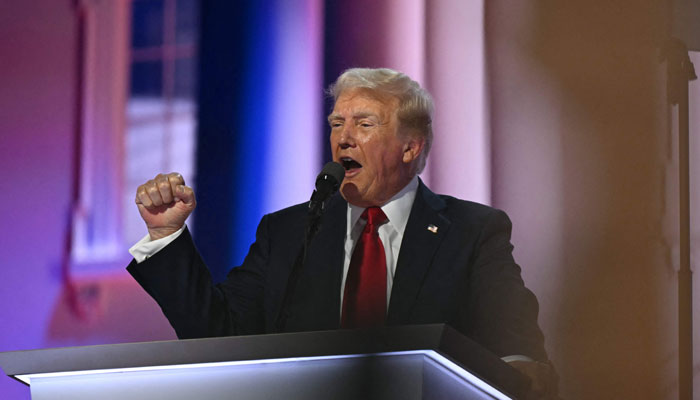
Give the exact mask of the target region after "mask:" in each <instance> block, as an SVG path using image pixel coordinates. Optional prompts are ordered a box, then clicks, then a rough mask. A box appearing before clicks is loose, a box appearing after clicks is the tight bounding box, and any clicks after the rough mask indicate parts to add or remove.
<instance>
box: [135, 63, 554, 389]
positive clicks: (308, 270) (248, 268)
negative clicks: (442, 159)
mask: <svg viewBox="0 0 700 400" xmlns="http://www.w3.org/2000/svg"><path fill="white" fill-rule="evenodd" d="M330 92H331V94H332V95H333V98H334V100H335V104H334V108H333V111H332V112H331V114H330V115H329V117H328V121H329V124H330V127H331V134H330V144H331V150H332V153H333V160H334V161H336V162H338V163H340V164H341V165H342V166H343V167H344V168H345V179H344V180H343V183H342V186H341V187H340V195H336V196H334V197H332V198H331V199H330V200H329V202H328V204H327V207H326V212H325V215H324V220H323V224H322V226H321V228H320V231H319V232H318V234H317V235H316V237H315V238H314V240H313V241H312V242H311V245H310V247H309V249H308V253H307V258H306V263H305V265H304V268H303V269H302V272H301V275H300V277H299V281H298V284H297V288H296V291H295V292H294V296H293V297H292V299H291V302H290V304H289V311H290V313H289V317H288V318H287V320H286V325H285V330H287V331H301V330H324V329H339V328H346V327H348V328H351V327H358V326H371V325H382V324H387V325H400V324H420V323H438V322H444V323H448V324H450V325H452V326H453V327H455V328H456V329H458V330H459V331H461V332H462V333H464V334H465V335H467V336H469V337H471V338H472V339H473V340H475V341H476V342H478V343H480V344H481V345H483V346H484V347H486V348H488V349H489V350H491V351H492V352H494V353H496V354H497V355H499V356H501V357H503V358H504V359H505V360H506V361H509V362H511V365H513V366H514V367H516V368H518V369H520V370H521V371H522V372H524V373H525V374H526V375H528V376H530V377H531V378H532V379H533V385H534V389H535V391H537V392H540V393H542V394H546V393H547V392H549V391H551V385H550V379H549V376H550V374H551V368H550V367H549V365H548V364H546V362H547V355H546V353H545V350H544V346H543V337H542V333H541V332H540V329H539V327H538V326H537V308H538V306H537V301H536V299H535V297H534V295H533V294H532V293H531V292H530V291H529V290H527V289H526V288H525V286H524V285H523V282H522V279H521V277H520V268H519V267H518V266H517V265H516V264H515V262H514V260H513V258H512V255H511V251H512V245H511V244H510V221H509V220H508V217H507V216H506V215H505V214H504V213H503V212H501V211H498V210H495V209H492V208H490V207H487V206H483V205H480V204H476V203H472V202H467V201H463V200H458V199H455V198H452V197H449V196H438V195H436V194H434V193H432V192H431V191H430V190H429V189H428V188H427V187H426V186H425V185H424V184H423V183H422V182H421V181H420V180H419V179H418V177H417V175H418V173H420V172H421V170H422V169H423V167H424V165H425V160H426V157H427V155H428V152H429V150H430V145H431V142H432V137H433V134H432V126H431V121H432V108H433V103H432V100H431V98H430V96H429V95H428V93H427V92H425V91H424V90H423V89H422V88H420V86H419V85H418V84H417V83H416V82H414V81H413V80H411V79H410V78H409V77H407V76H406V75H404V74H401V73H399V72H396V71H393V70H389V69H351V70H348V71H346V72H344V73H343V74H342V75H341V76H340V77H339V78H338V80H337V81H336V83H335V84H334V85H333V86H332V87H331V89H330ZM136 203H137V205H138V208H139V212H140V213H141V216H142V217H143V219H144V221H145V222H146V225H147V227H148V233H149V234H148V236H146V237H145V238H144V239H143V240H142V241H140V242H139V243H137V244H136V245H135V246H134V247H132V249H131V250H130V251H131V252H132V254H133V255H134V258H135V260H134V261H133V262H132V263H131V264H130V265H129V267H128V270H129V272H130V273H131V274H132V275H133V276H134V278H135V279H136V280H137V281H138V282H139V283H140V284H141V285H142V286H143V287H144V288H145V289H146V290H147V291H148V293H149V294H151V296H153V297H154V298H155V299H156V301H157V302H158V303H159V304H160V306H161V308H162V309H163V312H164V313H165V315H166V316H167V318H168V319H169V321H170V323H171V324H172V325H173V327H174V328H175V330H176V332H177V334H178V337H180V338H192V337H205V336H220V335H235V334H256V333H265V332H272V331H273V330H274V329H275V322H276V321H277V318H278V315H279V313H280V310H281V308H282V303H283V300H282V299H283V296H284V291H285V288H286V283H287V280H288V277H289V274H290V270H291V268H292V265H293V263H294V260H295V259H296V257H297V254H298V252H299V249H300V248H301V247H302V243H303V238H304V229H305V225H306V215H307V205H306V204H300V205H297V206H293V207H290V208H287V209H284V210H281V211H278V212H276V213H273V214H269V215H266V216H265V217H263V219H262V221H261V222H260V225H259V227H258V232H257V236H256V241H255V243H254V244H253V245H252V246H251V248H250V252H249V253H248V255H247V256H246V259H245V261H244V263H243V265H242V266H240V267H238V268H234V269H233V270H232V271H231V272H230V273H229V275H228V278H227V279H226V281H225V282H223V283H221V284H219V285H216V286H212V284H211V280H210V277H209V273H208V269H207V267H206V266H205V265H204V263H203V261H202V260H201V258H200V256H199V254H198V253H197V250H196V249H195V247H194V245H193V243H192V240H191V238H190V235H189V233H188V231H187V228H186V227H185V225H184V222H185V219H186V218H187V217H188V215H189V214H190V213H191V212H192V210H194V207H195V196H194V193H193V191H192V189H191V188H189V187H188V186H186V185H185V182H184V180H183V178H182V177H181V176H180V175H179V174H176V173H174V174H168V175H162V174H161V175H158V176H157V177H155V178H154V179H153V180H149V181H148V182H146V183H145V184H143V185H141V186H139V188H138V190H137V195H136ZM538 361H539V362H538Z"/></svg>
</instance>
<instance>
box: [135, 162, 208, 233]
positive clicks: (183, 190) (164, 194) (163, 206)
mask: <svg viewBox="0 0 700 400" xmlns="http://www.w3.org/2000/svg"><path fill="white" fill-rule="evenodd" d="M196 204H197V202H196V200H195V198H194V191H192V188H191V187H189V186H185V179H184V178H183V177H182V175H180V174H178V173H177V172H172V173H169V174H167V175H163V174H158V175H157V176H156V177H155V178H153V179H151V180H149V181H148V182H146V183H144V184H143V185H141V186H139V187H138V188H137V189H136V205H137V206H138V209H139V213H140V214H141V218H143V220H144V222H146V227H147V228H148V234H149V235H150V236H151V240H156V239H160V238H164V237H166V236H168V235H171V234H173V233H175V232H177V230H178V229H180V228H181V227H182V225H184V224H185V220H186V219H187V217H188V216H189V215H190V214H191V213H192V211H193V210H194V208H195V206H196Z"/></svg>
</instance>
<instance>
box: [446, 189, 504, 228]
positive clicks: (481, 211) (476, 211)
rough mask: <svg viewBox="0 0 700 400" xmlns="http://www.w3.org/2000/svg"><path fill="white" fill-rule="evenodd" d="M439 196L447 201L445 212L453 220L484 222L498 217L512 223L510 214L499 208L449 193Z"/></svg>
mask: <svg viewBox="0 0 700 400" xmlns="http://www.w3.org/2000/svg"><path fill="white" fill-rule="evenodd" d="M438 196H439V197H440V198H441V199H442V200H443V201H444V202H445V209H444V212H445V213H446V214H447V215H449V216H450V218H451V219H453V220H461V221H465V222H471V223H481V224H484V223H486V222H487V221H489V220H492V219H496V220H501V221H503V222H505V223H507V224H510V218H509V217H508V214H506V213H505V211H503V210H500V209H498V208H495V207H491V206H487V205H486V204H481V203H477V202H474V201H469V200H462V199H458V198H456V197H452V196H448V195H442V194H441V195H438Z"/></svg>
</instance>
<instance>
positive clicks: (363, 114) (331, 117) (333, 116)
mask: <svg viewBox="0 0 700 400" xmlns="http://www.w3.org/2000/svg"><path fill="white" fill-rule="evenodd" d="M368 117H375V118H377V120H379V115H377V114H374V113H371V112H367V111H361V112H358V113H357V114H353V116H352V119H362V118H368ZM336 120H345V118H343V116H342V115H340V114H337V113H333V114H331V115H329V116H328V122H331V121H336Z"/></svg>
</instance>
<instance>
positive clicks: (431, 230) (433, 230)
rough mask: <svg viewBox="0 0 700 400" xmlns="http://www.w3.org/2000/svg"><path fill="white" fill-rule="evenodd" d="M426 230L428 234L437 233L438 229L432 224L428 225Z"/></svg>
mask: <svg viewBox="0 0 700 400" xmlns="http://www.w3.org/2000/svg"><path fill="white" fill-rule="evenodd" d="M428 230H429V231H430V232H433V233H437V230H438V227H437V226H435V225H433V224H430V225H428Z"/></svg>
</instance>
